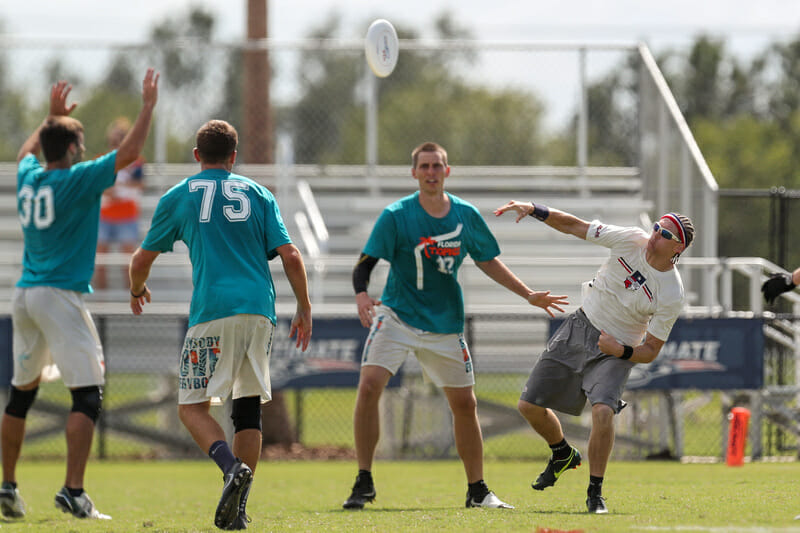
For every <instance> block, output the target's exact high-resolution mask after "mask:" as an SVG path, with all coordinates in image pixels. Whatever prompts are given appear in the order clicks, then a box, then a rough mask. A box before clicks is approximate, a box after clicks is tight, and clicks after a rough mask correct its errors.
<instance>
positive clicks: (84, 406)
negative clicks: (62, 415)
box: [70, 385, 103, 422]
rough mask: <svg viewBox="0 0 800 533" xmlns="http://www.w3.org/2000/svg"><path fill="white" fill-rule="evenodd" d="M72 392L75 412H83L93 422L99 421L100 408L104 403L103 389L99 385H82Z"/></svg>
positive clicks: (73, 410)
mask: <svg viewBox="0 0 800 533" xmlns="http://www.w3.org/2000/svg"><path fill="white" fill-rule="evenodd" d="M70 392H71V393H72V409H71V411H72V412H73V413H83V414H85V415H86V416H88V417H89V418H90V419H91V420H92V422H97V417H99V416H100V408H101V406H102V404H103V391H102V389H100V387H98V386H97V385H92V386H91V387H80V388H78V389H74V390H71V391H70Z"/></svg>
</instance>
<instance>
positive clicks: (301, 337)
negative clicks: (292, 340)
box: [275, 244, 311, 351]
mask: <svg viewBox="0 0 800 533" xmlns="http://www.w3.org/2000/svg"><path fill="white" fill-rule="evenodd" d="M275 251H276V252H278V255H279V256H281V261H282V262H283V270H284V272H286V278H287V279H288V280H289V285H291V286H292V291H293V292H294V297H295V299H296V300H297V311H296V312H295V315H294V318H293V319H292V325H291V327H290V328H289V337H293V336H294V334H295V333H297V344H296V346H297V347H298V348H301V349H302V350H303V351H306V348H308V342H309V341H310V340H311V299H310V298H309V296H308V278H307V277H306V266H305V263H303V256H302V255H300V250H298V249H297V247H296V246H295V245H294V244H284V245H282V246H278V247H277V248H276V249H275Z"/></svg>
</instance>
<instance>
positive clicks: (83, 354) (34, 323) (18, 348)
mask: <svg viewBox="0 0 800 533" xmlns="http://www.w3.org/2000/svg"><path fill="white" fill-rule="evenodd" d="M12 308H13V311H12V313H13V316H12V318H13V321H14V378H13V379H12V380H11V384H12V385H14V386H20V385H27V384H28V383H31V382H33V381H35V380H36V378H38V377H40V376H41V375H42V373H43V370H44V369H45V367H47V366H48V365H51V364H53V363H55V365H56V366H57V367H58V370H59V371H60V372H61V379H62V380H63V381H64V385H66V386H67V387H69V388H77V387H90V386H93V385H98V386H100V385H103V384H104V382H105V380H104V375H105V362H104V360H103V347H102V346H101V344H100V337H99V336H98V335H97V328H95V326H94V321H93V320H92V315H91V314H90V313H89V310H88V309H87V308H86V302H85V301H84V295H83V293H80V292H76V291H68V290H64V289H57V288H55V287H17V288H16V289H15V290H14V298H13V302H12Z"/></svg>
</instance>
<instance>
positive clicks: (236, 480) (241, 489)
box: [214, 461, 253, 529]
mask: <svg viewBox="0 0 800 533" xmlns="http://www.w3.org/2000/svg"><path fill="white" fill-rule="evenodd" d="M222 479H223V481H224V482H225V484H224V485H223V486H222V496H221V497H220V499H219V505H217V512H216V513H215V515H214V525H215V526H217V527H218V528H220V529H243V528H241V527H235V526H238V525H240V524H239V522H240V520H239V515H240V514H241V513H240V512H239V509H240V508H243V505H242V500H244V503H245V504H246V503H247V494H248V493H249V492H250V483H252V482H253V471H252V470H250V467H249V466H247V465H246V464H244V463H243V462H242V461H237V462H236V464H234V465H233V466H232V467H231V469H230V470H229V471H228V472H227V473H226V474H225V475H224V476H222ZM245 527H247V525H245Z"/></svg>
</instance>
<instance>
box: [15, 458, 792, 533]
mask: <svg viewBox="0 0 800 533" xmlns="http://www.w3.org/2000/svg"><path fill="white" fill-rule="evenodd" d="M542 466H543V465H542V464H541V462H490V463H487V465H486V467H485V471H486V472H485V473H486V480H487V482H488V483H489V486H490V488H491V489H492V490H494V491H495V492H496V493H497V494H498V495H499V496H500V497H501V498H502V499H504V500H506V501H508V502H510V503H512V504H514V505H516V509H514V510H488V509H465V508H464V507H463V506H464V500H465V497H464V496H465V492H466V484H465V480H464V473H463V469H462V466H461V463H460V462H458V461H437V462H381V461H379V462H377V463H376V465H375V469H374V471H373V472H374V476H375V481H376V487H377V491H378V499H377V501H376V502H375V503H374V504H372V505H368V506H367V509H366V510H364V511H357V512H352V511H344V510H343V509H342V508H341V503H342V502H343V501H344V499H345V498H346V497H347V496H348V494H349V491H350V487H351V485H352V482H353V479H354V477H355V473H356V466H355V464H354V463H352V462H349V461H346V462H343V461H331V462H310V461H309V462H289V461H287V462H275V463H267V462H263V463H261V465H259V469H258V471H257V473H256V479H255V481H254V483H253V488H252V492H251V495H250V500H249V504H248V512H249V514H250V515H251V517H252V519H253V521H252V523H251V524H250V528H249V529H250V530H251V531H327V532H330V531H348V532H349V531H381V532H383V531H445V532H447V531H452V532H456V531H458V532H462V531H498V532H506V531H529V532H535V531H536V530H537V528H542V529H544V528H549V529H551V530H562V531H566V530H583V531H584V532H585V533H590V532H621V531H622V532H624V531H714V532H723V531H724V532H729V531H741V532H753V533H761V532H765V531H778V532H800V520H797V521H795V520H794V517H795V516H797V515H800V463H798V462H792V463H753V464H745V465H744V466H743V467H738V468H732V467H728V466H726V465H724V464H712V465H681V464H678V463H674V462H612V464H611V465H610V468H609V472H608V475H607V478H606V483H605V495H606V498H607V504H608V507H609V510H610V514H608V515H588V514H586V513H585V505H584V499H585V490H586V484H587V479H588V468H587V466H586V464H585V463H584V465H582V466H581V467H580V468H578V469H577V470H575V471H570V472H568V473H566V474H564V477H562V478H561V479H560V480H559V482H558V484H557V485H556V486H555V487H553V488H549V489H547V490H545V491H543V492H537V491H533V490H532V489H531V488H530V482H531V480H532V479H533V478H534V477H535V476H536V474H537V473H538V472H539V470H540V469H541V467H542ZM63 471H64V469H63V463H62V462H23V463H22V464H21V465H20V468H19V472H18V474H19V476H18V478H19V482H20V490H21V492H22V495H23V497H24V498H25V500H26V503H27V506H28V516H27V517H26V519H25V520H23V521H20V522H8V521H5V522H2V523H1V524H0V525H1V526H2V529H3V531H59V532H71V531H82V532H83V531H103V532H117V531H119V532H122V531H125V532H130V531H144V532H153V533H156V532H162V531H186V532H188V531H216V528H215V527H214V525H213V514H214V509H215V507H216V504H217V500H218V498H219V492H220V489H221V484H222V481H221V474H220V473H219V471H218V470H217V468H216V466H215V465H214V464H213V463H212V462H211V461H210V460H209V461H184V462H157V461H149V462H145V461H142V462H99V461H94V462H92V463H91V464H90V465H89V471H88V475H87V487H86V488H87V489H88V491H89V494H90V495H91V496H92V498H93V499H94V501H95V504H96V505H97V507H98V509H100V510H101V511H102V512H104V513H107V514H110V515H112V516H113V517H114V519H113V520H112V521H102V522H87V521H80V520H77V519H74V518H72V517H70V516H68V515H66V514H63V513H61V512H60V511H58V510H57V509H56V508H55V507H54V506H53V496H54V495H55V492H56V491H57V490H58V489H59V487H60V484H61V483H62V481H63Z"/></svg>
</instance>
